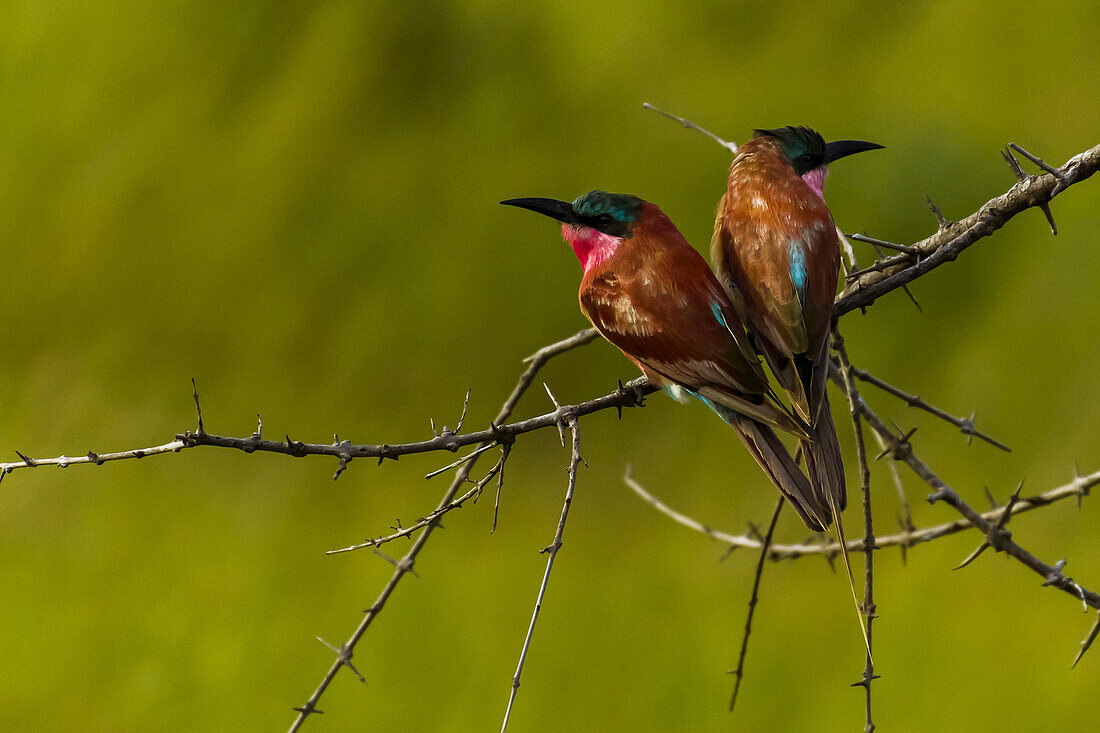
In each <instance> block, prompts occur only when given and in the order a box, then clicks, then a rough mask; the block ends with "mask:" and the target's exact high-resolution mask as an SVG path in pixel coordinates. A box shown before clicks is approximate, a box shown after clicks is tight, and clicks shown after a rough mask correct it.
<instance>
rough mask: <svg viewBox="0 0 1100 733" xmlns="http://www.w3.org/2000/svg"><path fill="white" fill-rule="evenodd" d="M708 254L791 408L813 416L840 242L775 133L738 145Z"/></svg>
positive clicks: (824, 209)
mask: <svg viewBox="0 0 1100 733" xmlns="http://www.w3.org/2000/svg"><path fill="white" fill-rule="evenodd" d="M792 247H797V248H799V249H801V251H802V253H803V258H804V260H803V261H804V268H805V273H806V274H805V286H804V288H803V289H802V291H801V292H799V290H798V289H797V288H796V287H795V284H794V282H793V281H792V277H791V248H792ZM711 261H712V262H713V263H714V265H715V270H716V272H717V274H718V279H719V280H720V281H722V282H723V283H724V284H726V285H727V286H728V288H729V290H730V294H731V296H732V297H733V299H734V300H735V305H736V306H737V308H738V310H739V312H740V313H741V314H742V315H743V317H744V318H745V320H746V321H747V322H748V323H749V325H750V327H751V328H752V330H753V331H754V332H755V333H757V334H759V338H758V340H757V346H758V347H759V348H761V350H762V351H763V353H764V355H765V357H766V358H767V360H768V362H769V364H770V365H771V367H772V369H773V370H774V371H775V372H776V377H777V379H779V381H780V384H781V385H782V386H783V388H784V389H785V390H787V392H788V393H789V394H790V396H791V400H792V403H793V406H794V407H795V410H796V411H797V412H798V414H799V415H800V416H801V417H802V419H803V420H805V421H806V422H807V423H808V424H813V423H815V422H816V417H817V410H818V409H819V408H820V405H821V400H822V394H823V393H824V386H825V383H824V371H823V370H821V369H818V367H823V366H825V365H826V361H825V360H826V359H827V357H828V339H829V328H830V323H831V320H832V309H833V299H834V297H835V296H836V285H837V275H838V272H839V269H840V247H839V244H838V241H837V235H836V228H835V226H834V224H833V218H832V215H831V214H830V213H829V209H828V208H827V207H826V206H825V202H824V201H822V200H821V198H820V197H819V196H818V195H817V194H815V193H814V192H813V191H812V190H811V189H810V187H809V186H807V185H806V183H805V181H803V180H802V178H801V177H800V176H799V175H798V174H797V173H796V172H795V171H794V169H793V168H792V167H791V164H790V162H789V161H788V160H787V159H786V156H784V154H783V152H782V150H781V149H780V147H779V143H778V142H777V141H776V140H775V139H774V138H771V137H757V138H754V139H752V140H750V141H749V142H747V143H745V144H744V145H742V146H741V147H740V148H738V151H737V157H736V158H735V159H734V161H733V164H732V165H731V166H730V174H729V182H728V186H727V190H726V194H725V195H724V196H723V197H722V202H721V204H720V205H719V210H718V217H717V219H716V220H715V225H714V238H713V239H712V240H711ZM737 300H740V302H736V301H737ZM794 355H800V356H802V357H804V358H805V359H806V360H808V361H809V362H810V363H811V364H812V367H813V370H814V372H815V373H814V375H813V376H814V377H815V378H816V379H814V380H812V381H813V384H812V385H811V384H805V383H804V381H803V380H804V377H805V376H806V375H805V373H803V374H799V371H800V369H799V367H798V365H796V364H795V363H794V361H793V360H792V357H793V356H794ZM819 371H820V372H821V374H822V376H818V374H817V373H816V372H819Z"/></svg>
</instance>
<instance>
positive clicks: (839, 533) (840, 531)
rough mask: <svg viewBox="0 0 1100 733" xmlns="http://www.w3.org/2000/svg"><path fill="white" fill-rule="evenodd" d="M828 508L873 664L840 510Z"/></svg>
mask: <svg viewBox="0 0 1100 733" xmlns="http://www.w3.org/2000/svg"><path fill="white" fill-rule="evenodd" d="M829 506H830V508H831V509H832V513H833V519H834V520H835V521H836V537H837V541H838V542H839V543H840V554H841V556H843V558H844V569H845V570H846V571H847V572H848V587H849V588H851V589H852V602H853V603H855V606H856V618H857V619H859V630H860V631H862V632H863V644H864V646H865V647H866V648H867V658H868V659H871V663H872V664H874V659H873V658H872V657H871V637H870V636H869V635H868V634H867V622H866V621H865V620H864V618H863V608H862V607H861V606H860V604H859V596H858V595H857V594H856V580H855V577H854V576H853V575H852V563H851V561H850V560H849V558H848V541H847V539H846V538H845V537H844V523H843V522H842V521H841V520H840V509H839V508H838V507H837V503H836V502H835V501H832V500H830V502H829Z"/></svg>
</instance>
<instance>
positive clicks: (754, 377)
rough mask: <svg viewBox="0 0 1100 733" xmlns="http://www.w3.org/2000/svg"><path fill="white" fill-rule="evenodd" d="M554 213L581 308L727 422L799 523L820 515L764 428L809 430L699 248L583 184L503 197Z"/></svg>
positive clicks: (818, 522) (625, 199)
mask: <svg viewBox="0 0 1100 733" xmlns="http://www.w3.org/2000/svg"><path fill="white" fill-rule="evenodd" d="M501 203H503V204H507V205H509V206H518V207H520V208H524V209H529V210H531V211H535V212H537V213H540V214H544V215H546V216H549V217H550V218H552V219H556V220H558V221H560V222H561V231H562V236H563V237H564V238H565V240H566V241H567V242H568V243H569V244H570V245H571V246H572V247H573V251H574V252H575V253H576V255H577V259H579V260H580V263H581V266H582V267H583V269H584V276H583V277H582V278H581V286H580V293H579V298H580V307H581V312H582V313H583V314H584V315H585V317H587V318H588V320H589V321H591V322H592V325H594V326H595V327H596V328H597V330H599V332H600V333H601V334H602V335H603V336H604V338H606V339H607V340H608V341H610V342H611V343H612V344H614V345H615V346H617V347H618V348H619V350H621V351H622V352H623V354H625V355H626V357H627V358H628V359H630V360H631V361H632V362H634V363H635V364H636V365H637V366H638V368H640V369H641V370H642V372H643V373H644V374H645V375H646V376H647V377H648V378H649V380H650V382H651V383H653V384H654V385H656V386H658V387H663V388H664V389H665V390H666V391H668V392H669V394H671V395H672V396H673V397H675V398H677V399H681V398H683V399H682V400H681V401H683V400H686V399H687V397H684V395H685V394H686V395H690V396H692V397H695V398H697V399H699V400H701V401H702V402H704V403H706V404H707V405H708V406H709V407H710V408H711V409H712V410H714V412H715V413H717V414H718V416H719V417H721V418H722V419H723V420H724V421H726V422H727V423H728V424H729V425H731V426H732V427H733V428H734V429H735V430H736V431H737V433H738V435H740V437H741V439H742V440H743V441H744V443H745V445H746V447H747V448H748V449H749V452H750V453H751V454H752V456H753V458H754V459H756V461H757V463H759V464H760V466H761V468H763V469H764V471H765V473H767V475H768V477H769V478H770V479H771V481H772V483H774V484H775V486H776V487H777V488H778V489H779V491H780V492H782V494H783V496H784V497H786V499H787V501H788V503H790V504H791V506H793V507H794V509H795V510H796V511H797V512H798V514H799V516H801V517H802V520H803V521H804V522H805V523H806V525H807V526H808V527H810V528H811V529H814V530H818V531H820V530H823V529H824V528H825V527H826V526H828V524H829V523H830V519H829V514H828V507H827V506H826V505H823V504H821V503H820V501H819V500H818V498H817V497H816V496H815V494H814V492H813V491H812V489H811V487H810V483H809V481H808V480H807V479H806V477H805V476H804V475H803V474H802V471H801V470H799V468H798V466H797V464H795V462H794V460H793V459H792V458H791V456H790V454H789V453H788V452H787V449H786V448H785V447H784V446H783V444H782V442H780V440H779V438H778V437H777V436H776V434H775V433H774V432H773V430H772V428H778V429H781V430H784V431H787V432H789V433H791V434H793V435H795V436H797V437H799V438H801V439H804V440H805V439H808V438H809V437H810V436H809V434H808V433H807V432H806V430H805V429H804V428H803V427H801V426H800V425H799V424H798V423H799V422H800V421H798V420H796V419H794V418H793V417H792V416H791V415H790V414H789V413H788V412H787V411H786V410H785V409H784V408H783V407H782V406H781V405H780V404H779V403H778V401H777V400H776V399H775V396H774V394H772V393H771V390H770V388H769V386H768V380H767V376H766V375H765V373H764V371H763V368H762V367H761V365H760V363H759V360H758V358H757V355H756V353H755V351H754V350H753V347H752V344H751V342H750V341H749V339H748V336H747V334H746V324H745V323H744V322H743V321H742V320H741V317H740V316H739V315H738V314H737V311H735V310H734V308H733V306H732V304H731V303H730V300H729V298H728V296H727V295H726V293H725V291H724V290H723V288H722V286H721V284H719V282H718V280H716V279H715V277H714V274H713V273H712V272H711V271H710V268H709V267H708V266H707V263H706V261H705V260H704V259H703V257H702V256H701V255H700V254H699V253H698V252H696V251H695V249H693V248H692V246H691V245H690V244H688V242H687V240H686V239H684V236H683V235H682V234H681V233H680V231H679V230H678V229H677V228H676V226H675V225H674V224H673V223H672V222H671V221H670V220H669V218H668V217H667V216H665V214H664V213H663V212H662V211H661V210H660V209H659V208H657V206H655V205H654V204H651V203H648V202H646V201H643V200H642V199H640V198H638V197H636V196H631V195H627V194H613V193H605V192H603V191H592V192H590V193H587V194H585V195H583V196H581V197H580V198H578V199H577V200H575V201H573V202H572V203H568V202H565V201H557V200H555V199H545V198H523V199H510V200H508V201H502V202H501Z"/></svg>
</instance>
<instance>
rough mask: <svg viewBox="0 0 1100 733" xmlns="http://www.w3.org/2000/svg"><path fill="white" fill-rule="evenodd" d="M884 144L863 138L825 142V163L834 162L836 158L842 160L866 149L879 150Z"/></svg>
mask: <svg viewBox="0 0 1100 733" xmlns="http://www.w3.org/2000/svg"><path fill="white" fill-rule="evenodd" d="M882 147H883V146H882V145H879V144H878V143H868V142H864V141H863V140H837V141H836V142H831V143H826V144H825V163H826V165H827V164H829V163H832V162H833V161H834V160H840V159H841V158H846V157H848V156H849V155H855V154H856V153H862V152H864V151H865V150H878V149H879V148H882Z"/></svg>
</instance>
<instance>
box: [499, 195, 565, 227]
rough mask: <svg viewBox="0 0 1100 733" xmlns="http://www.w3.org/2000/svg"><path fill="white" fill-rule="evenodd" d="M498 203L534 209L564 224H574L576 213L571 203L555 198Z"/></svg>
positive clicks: (513, 200)
mask: <svg viewBox="0 0 1100 733" xmlns="http://www.w3.org/2000/svg"><path fill="white" fill-rule="evenodd" d="M500 203H502V204H504V205H505V206H518V207H519V208H521V209H527V210H529V211H534V212H535V213H537V214H542V215H544V216H549V217H550V218H551V219H557V220H558V221H560V222H564V223H565V224H576V223H577V215H576V213H574V212H573V204H570V203H568V202H566V201H558V200H557V199H541V198H530V199H508V200H507V201H501V202H500Z"/></svg>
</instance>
